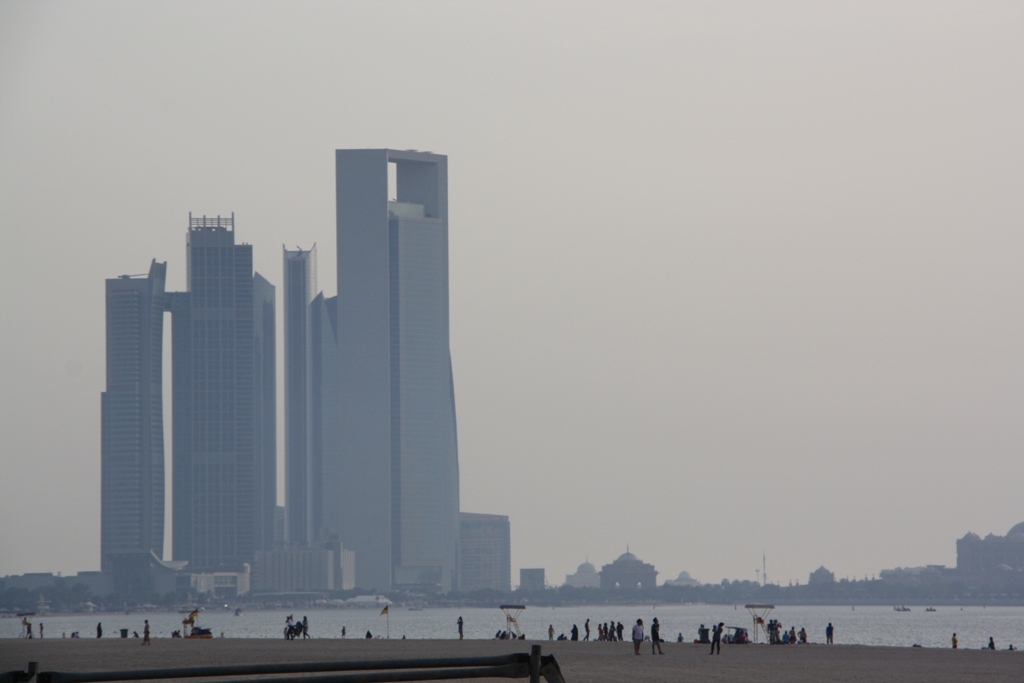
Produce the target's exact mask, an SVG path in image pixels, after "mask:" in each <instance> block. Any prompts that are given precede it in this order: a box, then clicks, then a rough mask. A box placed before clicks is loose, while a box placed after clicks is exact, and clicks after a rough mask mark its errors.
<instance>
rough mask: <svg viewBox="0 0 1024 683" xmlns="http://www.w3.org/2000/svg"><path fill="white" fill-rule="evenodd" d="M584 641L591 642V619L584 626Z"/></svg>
mask: <svg viewBox="0 0 1024 683" xmlns="http://www.w3.org/2000/svg"><path fill="white" fill-rule="evenodd" d="M583 640H584V641H588V640H590V619H587V621H586V623H585V624H583Z"/></svg>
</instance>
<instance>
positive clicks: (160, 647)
mask: <svg viewBox="0 0 1024 683" xmlns="http://www.w3.org/2000/svg"><path fill="white" fill-rule="evenodd" d="M536 642H537V641H518V642H510V641H486V640H465V641H457V640H407V641H401V640H390V641H389V640H359V639H347V640H329V639H313V640H308V641H305V642H303V641H291V642H289V641H285V640H283V639H282V640H269V641H268V640H255V639H230V638H218V639H214V640H181V639H167V638H164V639H155V640H154V641H153V645H152V646H150V647H141V646H140V641H139V640H133V639H128V640H122V639H115V638H105V639H103V640H100V641H97V640H95V639H86V638H82V639H60V638H57V639H46V640H10V639H8V640H0V671H12V670H15V669H22V670H23V669H24V668H25V667H26V665H27V663H28V662H29V661H35V662H38V663H39V669H40V670H41V671H46V670H49V671H96V670H111V669H144V668H161V667H179V666H201V665H215V664H222V665H223V664H246V663H272V662H312V661H343V660H357V659H397V658H406V657H454V656H479V655H496V654H505V653H509V652H529V651H530V646H531V645H532V644H534V643H536ZM540 645H541V647H542V650H543V653H544V654H554V655H555V657H556V658H557V660H558V663H559V665H560V667H561V669H562V673H563V675H564V676H565V679H566V681H567V683H605V682H608V683H611V682H613V681H615V682H617V681H651V682H659V681H666V682H667V681H672V682H673V683H677V682H678V681H687V680H692V681H702V682H716V681H736V682H740V681H742V682H744V683H745V682H747V681H751V680H756V681H761V682H763V683H775V682H778V683H798V682H801V681H807V682H812V681H813V682H814V683H818V682H820V681H835V682H846V681H849V682H851V683H852V682H853V681H857V682H858V683H864V682H873V681H878V682H882V681H886V682H888V681H907V682H915V681H921V682H924V681H957V682H960V683H962V682H964V681H979V682H980V681H986V682H993V681H1018V682H1019V681H1021V680H1024V654H1022V653H1021V652H1007V651H996V652H989V651H983V650H955V651H954V650H937V649H925V648H887V647H865V646H857V645H836V646H831V647H830V646H825V645H808V646H765V645H733V646H725V647H723V648H722V654H721V655H720V656H709V655H708V653H707V649H706V647H705V646H703V645H701V646H698V645H695V644H691V643H665V644H664V649H665V654H664V656H652V655H651V654H650V644H649V643H645V647H644V649H643V650H642V651H643V655H642V656H640V657H637V656H635V655H634V654H633V646H632V644H630V643H572V642H557V641H556V642H550V641H541V642H540ZM479 680H482V679H479Z"/></svg>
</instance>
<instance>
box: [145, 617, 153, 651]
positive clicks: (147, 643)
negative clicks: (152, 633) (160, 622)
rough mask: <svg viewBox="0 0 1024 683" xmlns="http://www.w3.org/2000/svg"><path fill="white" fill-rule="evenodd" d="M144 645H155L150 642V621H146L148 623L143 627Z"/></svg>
mask: <svg viewBox="0 0 1024 683" xmlns="http://www.w3.org/2000/svg"><path fill="white" fill-rule="evenodd" d="M142 644H143V645H152V644H153V643H151V642H149V619H146V623H145V624H144V625H143V626H142Z"/></svg>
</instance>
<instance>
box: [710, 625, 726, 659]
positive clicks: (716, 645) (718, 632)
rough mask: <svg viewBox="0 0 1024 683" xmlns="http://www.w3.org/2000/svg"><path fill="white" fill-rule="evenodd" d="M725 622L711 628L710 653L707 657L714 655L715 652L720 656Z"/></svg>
mask: <svg viewBox="0 0 1024 683" xmlns="http://www.w3.org/2000/svg"><path fill="white" fill-rule="evenodd" d="M724 626H725V622H724V621H723V622H720V623H719V624H718V626H712V627H711V652H709V653H708V654H709V655H713V654H715V650H716V649H717V650H718V654H722V631H723V630H724V628H723V627H724Z"/></svg>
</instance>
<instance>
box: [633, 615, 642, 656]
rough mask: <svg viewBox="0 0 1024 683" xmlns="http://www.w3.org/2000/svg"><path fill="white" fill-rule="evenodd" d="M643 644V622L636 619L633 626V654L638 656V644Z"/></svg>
mask: <svg viewBox="0 0 1024 683" xmlns="http://www.w3.org/2000/svg"><path fill="white" fill-rule="evenodd" d="M642 642H644V620H643V619H637V620H636V623H635V624H633V654H635V655H638V654H640V643H642Z"/></svg>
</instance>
